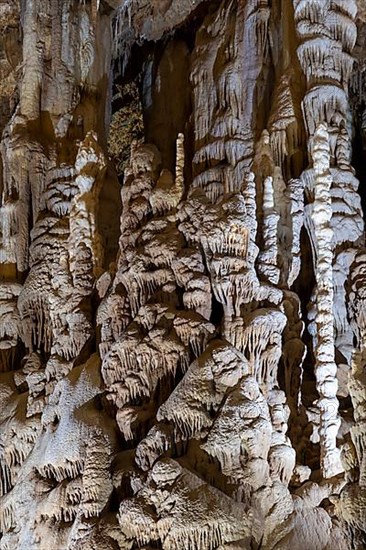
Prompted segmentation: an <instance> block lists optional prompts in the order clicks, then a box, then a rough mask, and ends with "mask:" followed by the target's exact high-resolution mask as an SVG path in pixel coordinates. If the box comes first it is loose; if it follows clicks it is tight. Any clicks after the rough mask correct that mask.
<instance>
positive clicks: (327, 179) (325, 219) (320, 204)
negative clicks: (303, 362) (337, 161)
mask: <svg viewBox="0 0 366 550" xmlns="http://www.w3.org/2000/svg"><path fill="white" fill-rule="evenodd" d="M312 148H313V150H312V157H313V164H314V173H315V186H314V207H313V213H312V219H313V221H314V228H315V239H316V247H317V249H316V254H317V259H316V268H315V269H316V271H315V278H316V283H317V287H316V302H315V303H316V317H315V321H316V325H317V335H318V338H317V345H316V349H315V354H316V355H315V356H316V365H315V375H316V383H317V390H318V392H319V400H318V407H319V410H320V446H321V465H322V469H323V473H324V476H325V477H327V478H328V477H332V476H334V475H337V474H338V473H340V472H341V471H342V470H343V468H342V465H341V462H340V456H339V449H337V442H336V437H337V433H338V429H339V427H340V419H339V416H338V400H337V385H338V384H337V378H336V372H337V366H336V364H335V360H334V335H333V315H332V312H333V270H332V261H333V250H332V237H333V235H332V229H331V223H330V222H331V218H332V203H331V194H330V186H331V183H332V180H331V175H330V172H329V168H330V166H329V157H330V154H329V144H328V132H327V129H326V127H325V126H324V125H320V126H318V128H317V130H316V132H315V135H314V142H313V145H312Z"/></svg>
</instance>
